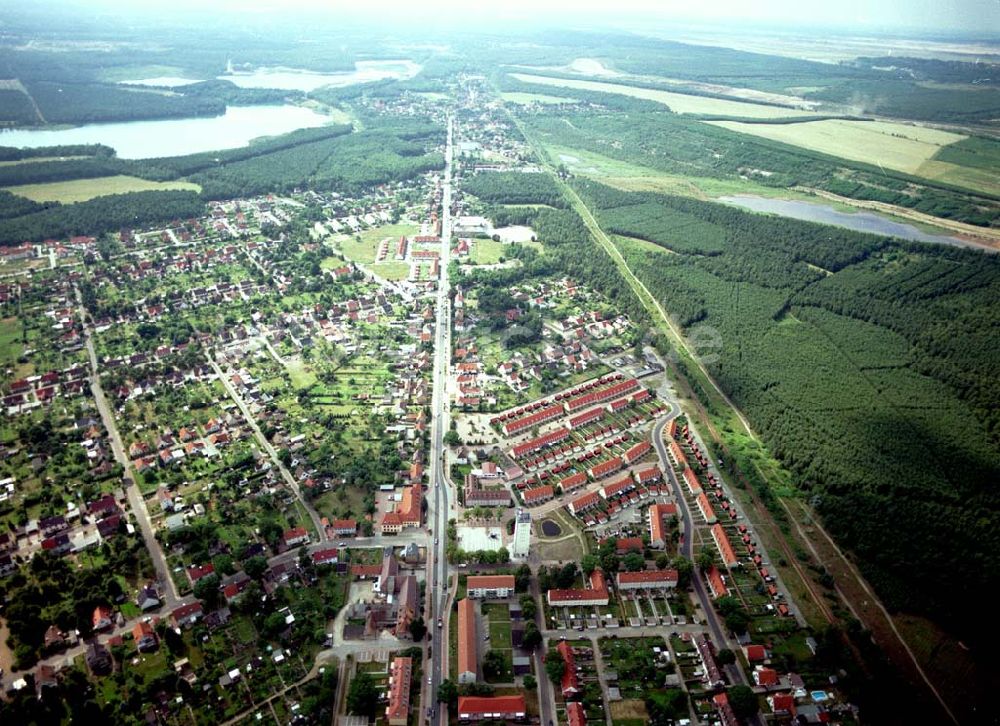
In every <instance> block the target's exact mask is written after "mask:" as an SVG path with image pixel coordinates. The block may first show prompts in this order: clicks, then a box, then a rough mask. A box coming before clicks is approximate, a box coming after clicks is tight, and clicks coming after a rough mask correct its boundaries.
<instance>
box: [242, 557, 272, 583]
mask: <svg viewBox="0 0 1000 726" xmlns="http://www.w3.org/2000/svg"><path fill="white" fill-rule="evenodd" d="M243 571H244V572H245V573H247V575H248V576H249V577H252V578H253V579H254V580H259V579H261V578H262V577H263V576H264V573H265V572H267V560H266V559H264V558H263V557H262V556H260V555H257V556H255V557H251V558H250V559H248V560H247V561H246V562H244V563H243Z"/></svg>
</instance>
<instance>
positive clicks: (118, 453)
mask: <svg viewBox="0 0 1000 726" xmlns="http://www.w3.org/2000/svg"><path fill="white" fill-rule="evenodd" d="M76 296H77V302H78V304H79V315H80V323H81V325H82V326H83V337H84V345H85V347H86V349H87V358H88V359H89V361H90V388H91V391H92V392H93V394H94V402H95V403H96V404H97V410H98V412H99V413H100V416H101V423H103V424H104V428H105V430H107V432H108V438H109V439H110V440H111V452H112V454H113V455H114V457H115V460H116V461H117V462H118V463H119V464H121V467H122V471H123V474H124V478H125V495H126V496H127V497H128V503H129V507H130V508H131V509H132V512H133V514H134V515H135V521H136V524H138V525H139V532H140V533H141V534H142V540H143V542H144V543H145V545H146V549H147V550H148V551H149V556H150V558H151V559H152V561H153V567H154V569H155V570H156V579H157V582H158V584H159V585H160V587H159V590H160V591H161V592H162V593H163V604H164V605H165V606H166V608H167V609H168V610H173V609H174V608H175V607H177V606H178V605H179V604H180V597H179V596H178V594H177V586H176V585H174V581H173V578H171V577H170V568H169V567H168V566H167V558H166V557H164V555H163V550H162V549H161V548H160V543H159V542H158V541H157V540H156V537H155V535H154V534H153V525H152V523H151V522H150V521H149V512H148V511H146V503H145V502H144V501H143V499H142V494H141V493H140V492H139V488H138V486H136V484H135V472H134V471H133V470H132V463H131V462H130V461H129V458H128V454H127V453H126V451H125V446H124V444H123V443H122V437H121V434H120V433H119V432H118V424H117V423H115V416H114V411H112V410H111V406H110V405H109V404H108V399H107V396H105V395H104V389H103V388H101V376H100V372H99V368H98V365H97V351H96V350H95V349H94V339H93V337H92V335H91V329H90V326H89V325H88V324H87V311H86V310H85V309H84V307H83V301H82V297H81V295H80V290H79V288H77V289H76Z"/></svg>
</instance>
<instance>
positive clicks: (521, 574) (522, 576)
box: [514, 565, 531, 617]
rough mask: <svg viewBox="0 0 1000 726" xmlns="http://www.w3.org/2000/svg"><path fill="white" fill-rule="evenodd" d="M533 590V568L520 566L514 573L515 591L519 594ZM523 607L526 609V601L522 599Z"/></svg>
mask: <svg viewBox="0 0 1000 726" xmlns="http://www.w3.org/2000/svg"><path fill="white" fill-rule="evenodd" d="M530 588H531V568H530V567H528V565H520V566H519V567H518V568H517V570H515V571H514V589H515V590H516V591H517V592H527V591H528V590H529V589H530ZM521 606H522V607H524V599H523V598H522V599H521ZM525 617H527V616H525Z"/></svg>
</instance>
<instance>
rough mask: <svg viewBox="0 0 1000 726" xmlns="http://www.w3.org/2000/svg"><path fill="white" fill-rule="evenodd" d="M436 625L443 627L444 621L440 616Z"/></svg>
mask: <svg viewBox="0 0 1000 726" xmlns="http://www.w3.org/2000/svg"><path fill="white" fill-rule="evenodd" d="M438 627H439V628H443V627H444V621H443V620H442V619H441V618H438Z"/></svg>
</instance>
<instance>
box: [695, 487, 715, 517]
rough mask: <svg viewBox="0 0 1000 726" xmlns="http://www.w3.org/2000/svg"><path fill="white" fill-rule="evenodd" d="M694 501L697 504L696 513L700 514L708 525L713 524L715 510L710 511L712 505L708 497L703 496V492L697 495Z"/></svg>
mask: <svg viewBox="0 0 1000 726" xmlns="http://www.w3.org/2000/svg"><path fill="white" fill-rule="evenodd" d="M695 501H697V502H698V511H700V512H701V516H702V517H704V518H705V521H706V522H707V523H708V524H715V522H716V517H715V510H714V509H712V504H711V502H709V501H708V497H706V496H705V492H701V493H699V494H698V498H697V499H696V500H695Z"/></svg>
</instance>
